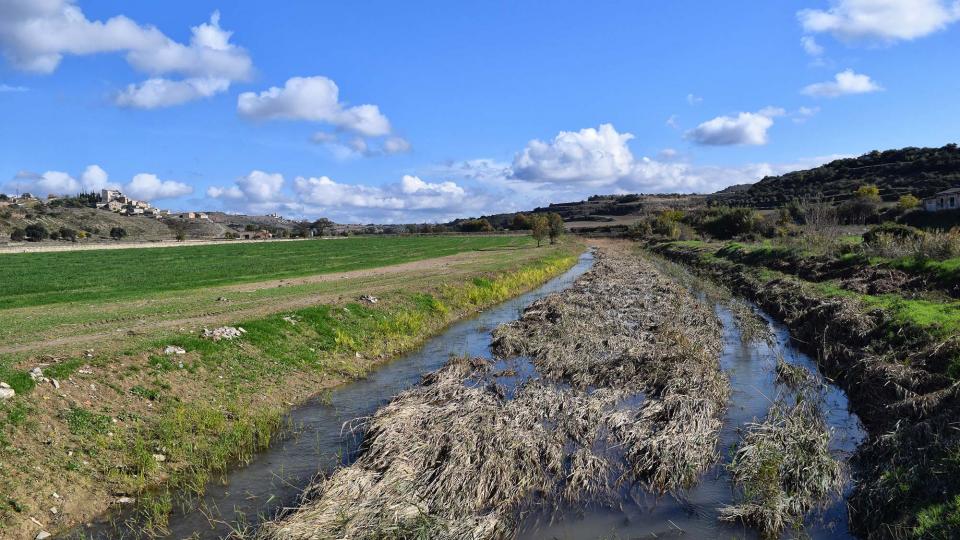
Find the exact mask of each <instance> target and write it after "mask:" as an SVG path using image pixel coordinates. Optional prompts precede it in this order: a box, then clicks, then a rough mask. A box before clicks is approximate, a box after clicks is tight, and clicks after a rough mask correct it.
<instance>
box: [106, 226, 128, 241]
mask: <svg viewBox="0 0 960 540" xmlns="http://www.w3.org/2000/svg"><path fill="white" fill-rule="evenodd" d="M126 236H127V230H126V229H124V228H123V227H114V228H112V229H110V238H113V239H114V240H120V239H121V238H125V237H126Z"/></svg>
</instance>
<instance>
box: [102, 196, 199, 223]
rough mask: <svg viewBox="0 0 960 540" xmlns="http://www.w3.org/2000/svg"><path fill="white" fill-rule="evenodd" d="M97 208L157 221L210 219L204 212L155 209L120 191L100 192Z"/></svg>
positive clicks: (147, 203) (146, 202)
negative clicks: (168, 219) (175, 211)
mask: <svg viewBox="0 0 960 540" xmlns="http://www.w3.org/2000/svg"><path fill="white" fill-rule="evenodd" d="M97 208H100V209H101V210H109V211H111V212H116V213H118V214H123V215H125V216H147V217H154V218H157V219H160V218H164V217H174V218H181V219H210V217H209V216H208V215H207V214H205V213H203V212H184V213H182V214H175V213H171V212H170V211H169V210H161V209H159V208H156V207H154V206H153V205H151V204H150V203H149V202H148V201H138V200H136V199H132V198H130V197H127V196H126V195H124V194H123V193H121V192H120V191H119V190H116V189H104V190H101V191H100V203H99V204H97Z"/></svg>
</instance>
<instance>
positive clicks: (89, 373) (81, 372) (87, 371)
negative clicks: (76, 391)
mask: <svg viewBox="0 0 960 540" xmlns="http://www.w3.org/2000/svg"><path fill="white" fill-rule="evenodd" d="M77 373H79V374H80V375H93V371H91V370H89V369H78V370H77Z"/></svg>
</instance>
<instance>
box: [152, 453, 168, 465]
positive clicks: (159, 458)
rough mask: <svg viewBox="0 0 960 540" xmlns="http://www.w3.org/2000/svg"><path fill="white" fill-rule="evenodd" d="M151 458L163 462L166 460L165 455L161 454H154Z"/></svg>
mask: <svg viewBox="0 0 960 540" xmlns="http://www.w3.org/2000/svg"><path fill="white" fill-rule="evenodd" d="M153 459H155V460H156V461H157V463H163V462H164V461H166V460H167V456H165V455H163V454H154V455H153Z"/></svg>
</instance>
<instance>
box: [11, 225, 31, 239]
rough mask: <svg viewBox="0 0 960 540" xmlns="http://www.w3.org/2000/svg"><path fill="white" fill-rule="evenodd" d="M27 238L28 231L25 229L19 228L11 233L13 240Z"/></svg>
mask: <svg viewBox="0 0 960 540" xmlns="http://www.w3.org/2000/svg"><path fill="white" fill-rule="evenodd" d="M26 238H27V233H26V231H24V230H23V229H20V228H17V229H14V230H13V231H12V232H11V233H10V240H11V241H12V242H23V241H24V240H25V239H26Z"/></svg>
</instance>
